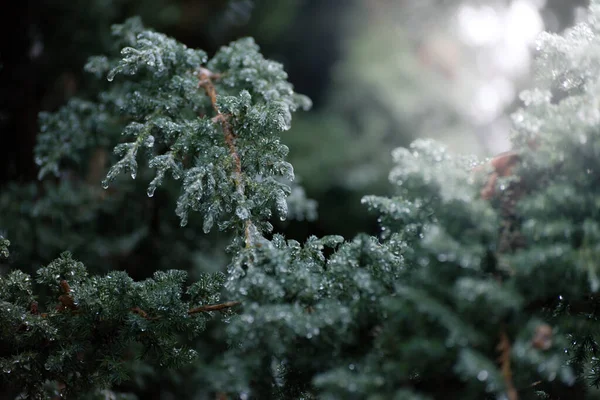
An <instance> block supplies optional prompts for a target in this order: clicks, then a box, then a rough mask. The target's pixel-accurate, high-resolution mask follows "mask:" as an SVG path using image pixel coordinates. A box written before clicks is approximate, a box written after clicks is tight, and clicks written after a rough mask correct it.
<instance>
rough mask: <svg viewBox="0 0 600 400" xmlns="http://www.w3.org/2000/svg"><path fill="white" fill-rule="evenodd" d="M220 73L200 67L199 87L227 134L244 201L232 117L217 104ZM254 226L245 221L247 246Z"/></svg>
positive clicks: (240, 163) (237, 181)
mask: <svg viewBox="0 0 600 400" xmlns="http://www.w3.org/2000/svg"><path fill="white" fill-rule="evenodd" d="M220 76H221V75H220V74H215V73H213V72H212V71H210V70H208V69H206V68H202V67H201V68H200V70H199V72H198V78H199V82H198V87H201V88H203V89H204V90H205V91H206V95H207V96H208V97H209V99H210V104H211V106H212V108H213V110H214V112H215V113H216V116H215V117H214V118H213V121H215V122H219V123H220V124H221V128H222V129H223V135H224V136H225V142H226V143H227V147H228V148H229V153H230V155H231V158H232V159H233V162H234V165H235V167H234V168H235V169H234V181H235V187H236V190H237V192H238V193H239V195H240V198H241V200H242V202H243V201H244V200H245V198H246V194H245V184H244V178H243V172H242V161H241V159H240V155H239V152H238V149H237V148H236V146H235V133H234V131H233V128H232V126H231V124H230V123H229V118H230V117H231V116H230V115H228V114H222V113H221V111H220V110H219V106H218V104H217V90H216V89H215V85H214V84H213V82H212V80H213V79H219V78H220ZM253 228H254V226H253V224H252V221H251V220H250V219H249V218H248V219H246V221H245V227H244V242H245V244H246V247H251V246H252V234H251V232H252V230H253Z"/></svg>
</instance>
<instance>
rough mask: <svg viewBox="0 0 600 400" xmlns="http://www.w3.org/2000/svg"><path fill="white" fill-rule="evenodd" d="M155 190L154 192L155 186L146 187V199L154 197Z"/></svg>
mask: <svg viewBox="0 0 600 400" xmlns="http://www.w3.org/2000/svg"><path fill="white" fill-rule="evenodd" d="M155 190H156V186H148V189H147V190H146V194H147V195H148V197H152V196H154V191H155Z"/></svg>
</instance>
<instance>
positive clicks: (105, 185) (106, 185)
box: [102, 179, 109, 189]
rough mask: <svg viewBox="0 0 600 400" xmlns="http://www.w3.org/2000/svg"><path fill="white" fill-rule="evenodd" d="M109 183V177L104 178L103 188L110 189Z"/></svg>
mask: <svg viewBox="0 0 600 400" xmlns="http://www.w3.org/2000/svg"><path fill="white" fill-rule="evenodd" d="M108 184H109V182H108V179H104V180H103V181H102V188H103V189H108Z"/></svg>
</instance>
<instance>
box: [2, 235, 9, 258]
mask: <svg viewBox="0 0 600 400" xmlns="http://www.w3.org/2000/svg"><path fill="white" fill-rule="evenodd" d="M8 246H10V241H9V240H8V239H5V238H4V237H3V236H2V235H0V257H2V258H8V256H9V252H8Z"/></svg>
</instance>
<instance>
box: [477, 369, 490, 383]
mask: <svg viewBox="0 0 600 400" xmlns="http://www.w3.org/2000/svg"><path fill="white" fill-rule="evenodd" d="M488 375H489V374H488V372H487V371H486V370H485V369H483V370H481V371H479V373H478V374H477V379H479V380H480V381H481V382H483V381H485V380H486V379H487V378H488Z"/></svg>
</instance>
